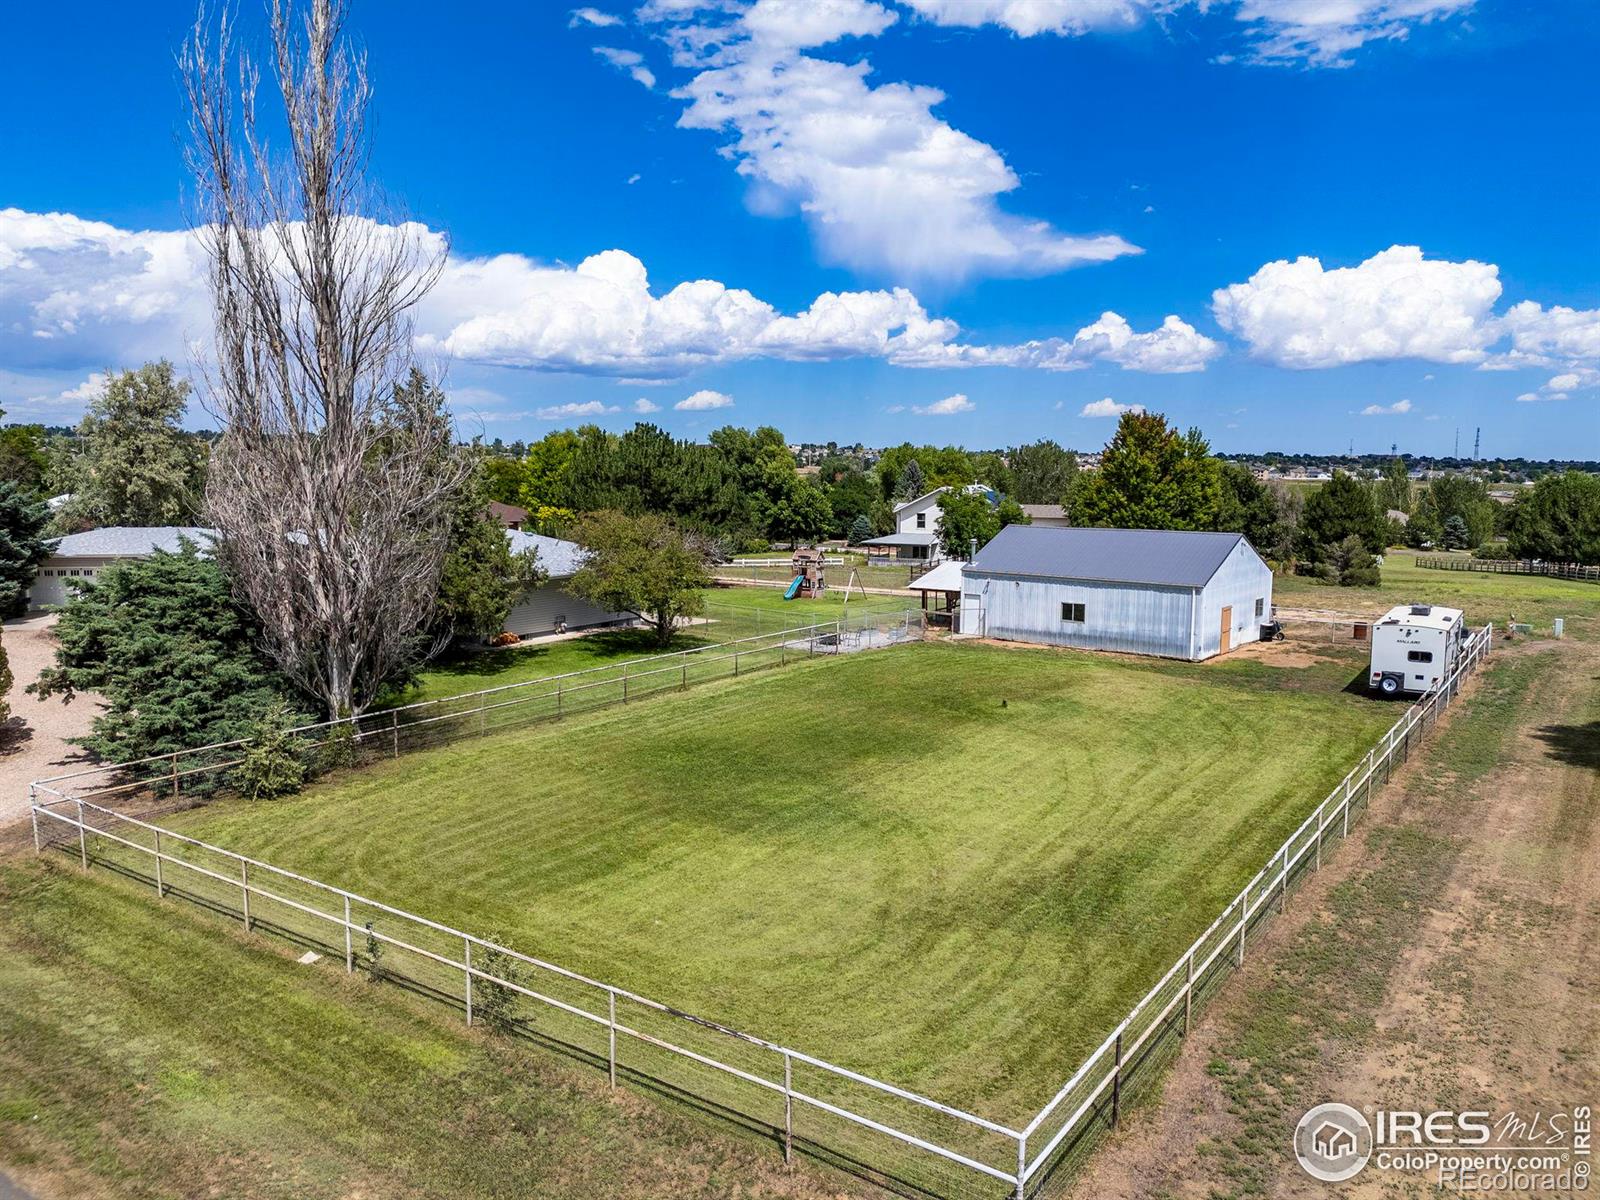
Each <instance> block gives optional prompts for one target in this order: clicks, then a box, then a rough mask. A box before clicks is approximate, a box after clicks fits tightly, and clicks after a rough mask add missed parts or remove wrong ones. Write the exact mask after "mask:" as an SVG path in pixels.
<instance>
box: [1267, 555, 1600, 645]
mask: <svg viewBox="0 0 1600 1200" xmlns="http://www.w3.org/2000/svg"><path fill="white" fill-rule="evenodd" d="M1416 559H1417V554H1416V552H1414V551H1411V550H1391V551H1390V552H1389V553H1388V554H1386V555H1385V556H1384V560H1383V569H1382V572H1381V573H1382V577H1383V582H1382V583H1381V584H1380V585H1379V586H1378V587H1376V588H1341V587H1329V586H1328V585H1326V584H1321V583H1317V582H1314V581H1313V580H1310V579H1306V578H1304V577H1301V576H1296V575H1289V576H1284V575H1280V576H1278V577H1277V578H1275V579H1274V580H1273V584H1272V587H1273V599H1274V601H1275V602H1276V603H1278V604H1280V605H1287V606H1293V607H1305V608H1329V609H1338V610H1342V611H1360V612H1369V611H1370V612H1372V613H1381V612H1384V611H1385V610H1387V609H1389V608H1391V607H1392V606H1394V605H1396V604H1409V603H1412V602H1424V603H1429V604H1444V605H1448V606H1450V607H1451V608H1459V609H1462V610H1463V611H1465V613H1466V614H1467V619H1468V620H1469V621H1470V622H1471V623H1472V624H1473V625H1482V624H1483V623H1484V622H1486V621H1493V622H1494V623H1495V626H1496V628H1498V629H1501V630H1504V629H1505V627H1506V624H1507V622H1508V621H1509V620H1510V618H1511V617H1512V616H1513V615H1514V616H1515V617H1516V619H1517V620H1518V621H1526V622H1529V623H1531V624H1532V625H1533V627H1534V633H1535V634H1536V635H1540V636H1549V633H1550V627H1551V622H1552V620H1553V619H1554V618H1556V617H1565V618H1566V621H1567V630H1566V632H1567V636H1568V637H1577V638H1580V639H1586V640H1587V639H1595V638H1600V585H1596V584H1593V583H1578V582H1574V581H1572V580H1568V579H1545V578H1543V577H1541V576H1537V575H1490V574H1487V573H1485V574H1478V573H1475V572H1471V571H1435V570H1429V569H1427V568H1426V567H1419V566H1417V565H1416Z"/></svg>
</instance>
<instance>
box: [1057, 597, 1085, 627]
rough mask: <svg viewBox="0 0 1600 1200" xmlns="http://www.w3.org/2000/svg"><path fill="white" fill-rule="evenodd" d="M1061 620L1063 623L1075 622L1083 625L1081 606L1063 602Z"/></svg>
mask: <svg viewBox="0 0 1600 1200" xmlns="http://www.w3.org/2000/svg"><path fill="white" fill-rule="evenodd" d="M1061 619H1062V620H1063V621H1075V622H1077V623H1078V624H1080V625H1081V624H1082V623H1083V605H1081V604H1069V603H1066V602H1063V603H1062V605H1061Z"/></svg>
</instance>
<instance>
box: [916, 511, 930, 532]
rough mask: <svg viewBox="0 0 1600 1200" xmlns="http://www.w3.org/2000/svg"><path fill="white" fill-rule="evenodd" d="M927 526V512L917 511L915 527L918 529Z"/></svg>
mask: <svg viewBox="0 0 1600 1200" xmlns="http://www.w3.org/2000/svg"><path fill="white" fill-rule="evenodd" d="M927 527H928V514H927V513H918V514H917V528H918V529H926V528H927Z"/></svg>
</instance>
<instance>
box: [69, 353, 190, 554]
mask: <svg viewBox="0 0 1600 1200" xmlns="http://www.w3.org/2000/svg"><path fill="white" fill-rule="evenodd" d="M188 403H189V384H188V381H187V380H183V379H179V378H178V377H177V375H176V373H175V372H174V371H173V369H172V364H171V363H169V362H167V361H166V360H165V359H163V360H162V361H160V362H154V363H146V364H145V365H144V366H142V367H140V368H139V369H138V370H136V371H117V372H115V373H113V374H112V375H111V377H110V378H109V379H107V380H106V384H105V389H104V390H103V391H102V392H101V393H100V395H99V396H97V397H95V399H94V400H93V401H92V402H91V403H90V405H89V411H88V413H87V414H85V416H84V418H83V420H82V421H81V422H80V423H79V425H78V431H77V436H76V437H75V438H74V439H73V440H72V441H71V443H69V445H70V452H69V454H68V455H67V457H66V458H65V460H64V464H63V465H64V475H65V477H64V478H63V479H61V480H60V481H59V486H61V487H62V488H63V490H64V491H67V492H70V493H71V495H72V499H71V500H69V501H68V502H67V504H66V505H65V507H64V508H63V509H62V511H61V513H60V517H59V519H60V522H61V524H62V526H63V527H65V528H71V527H74V526H89V525H188V524H191V523H192V522H193V521H194V519H195V515H196V513H197V512H198V511H199V508H200V495H201V490H202V479H203V474H204V467H205V450H204V443H203V442H201V441H200V440H199V439H197V438H196V437H195V436H194V435H192V434H187V433H185V432H184V430H183V414H184V411H185V409H186V408H187V407H188Z"/></svg>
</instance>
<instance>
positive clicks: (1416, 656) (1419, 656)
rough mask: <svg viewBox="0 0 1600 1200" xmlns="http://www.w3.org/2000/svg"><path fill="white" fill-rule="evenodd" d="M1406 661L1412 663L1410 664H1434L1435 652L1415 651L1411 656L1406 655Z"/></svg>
mask: <svg viewBox="0 0 1600 1200" xmlns="http://www.w3.org/2000/svg"><path fill="white" fill-rule="evenodd" d="M1406 659H1407V660H1408V661H1410V662H1432V661H1433V651H1432V650H1413V651H1411V652H1410V653H1409V654H1407V655H1406ZM1419 678H1420V676H1419Z"/></svg>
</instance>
